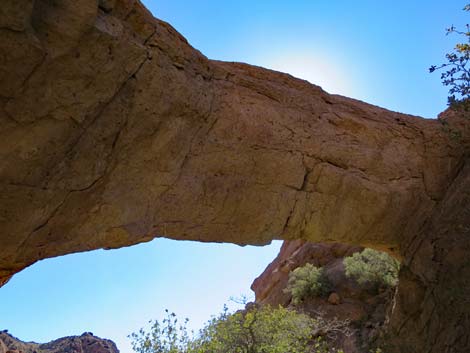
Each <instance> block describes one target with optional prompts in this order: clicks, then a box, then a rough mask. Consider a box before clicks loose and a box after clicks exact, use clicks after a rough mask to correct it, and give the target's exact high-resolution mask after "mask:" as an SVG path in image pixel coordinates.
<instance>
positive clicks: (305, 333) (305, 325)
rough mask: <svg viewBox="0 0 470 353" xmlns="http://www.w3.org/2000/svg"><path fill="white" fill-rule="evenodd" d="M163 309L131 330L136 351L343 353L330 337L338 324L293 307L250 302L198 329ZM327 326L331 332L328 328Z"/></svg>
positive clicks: (226, 311) (223, 312)
mask: <svg viewBox="0 0 470 353" xmlns="http://www.w3.org/2000/svg"><path fill="white" fill-rule="evenodd" d="M187 323H188V319H185V320H183V321H182V322H180V321H179V319H178V318H177V316H176V315H175V314H174V313H170V312H169V311H167V316H166V318H165V319H163V320H162V322H159V321H152V322H150V327H149V328H148V329H147V330H145V329H140V331H139V332H136V333H132V334H131V335H130V338H131V339H132V346H133V349H134V350H135V351H136V352H137V353H342V352H343V351H342V350H341V349H336V348H334V347H331V345H330V344H329V343H328V335H329V334H334V333H335V332H334V330H335V329H338V327H336V326H334V325H331V324H330V323H329V322H327V321H325V320H323V319H322V318H318V319H316V318H312V317H310V316H309V315H306V314H303V313H299V312H297V311H295V310H292V309H288V308H283V307H282V306H279V307H277V308H274V307H271V306H269V305H265V306H259V305H256V304H248V305H247V307H246V308H245V309H244V310H239V311H236V312H234V313H229V312H228V310H227V308H226V307H225V308H224V310H223V311H222V313H220V314H219V315H218V316H215V317H213V318H212V319H211V320H209V321H208V322H207V323H206V325H205V326H204V327H203V328H202V329H201V330H200V331H199V332H198V333H197V334H194V333H190V332H188V329H187ZM330 330H331V332H330Z"/></svg>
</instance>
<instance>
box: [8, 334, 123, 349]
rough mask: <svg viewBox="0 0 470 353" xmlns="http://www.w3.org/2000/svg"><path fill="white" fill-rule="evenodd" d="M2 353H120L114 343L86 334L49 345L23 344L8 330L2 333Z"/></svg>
mask: <svg viewBox="0 0 470 353" xmlns="http://www.w3.org/2000/svg"><path fill="white" fill-rule="evenodd" d="M0 353H119V349H117V347H116V344H115V343H114V342H113V341H110V340H107V339H103V338H99V337H96V336H93V334H92V333H90V332H85V333H84V334H82V335H81V336H70V337H63V338H59V339H57V340H55V341H51V342H49V343H35V342H23V341H21V340H19V339H18V338H16V337H14V336H12V335H11V334H9V333H8V331H7V330H4V331H0Z"/></svg>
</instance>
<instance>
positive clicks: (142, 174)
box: [0, 0, 470, 353]
mask: <svg viewBox="0 0 470 353" xmlns="http://www.w3.org/2000/svg"><path fill="white" fill-rule="evenodd" d="M0 37H1V41H0V230H1V235H0V241H1V243H0V282H1V283H5V281H7V280H8V278H9V277H10V276H11V275H13V274H14V273H16V272H18V271H20V270H21V269H23V268H24V267H26V266H28V265H30V264H32V263H34V262H35V261H37V260H40V259H43V258H47V257H52V256H59V255H64V254H67V253H72V252H77V251H85V250H91V249H97V248H117V247H122V246H128V245H132V244H136V243H139V242H143V241H148V240H150V239H152V238H154V237H155V236H167V237H170V238H174V239H192V240H200V241H224V242H233V243H238V244H266V243H268V242H269V241H270V240H271V239H280V238H284V239H304V240H310V241H333V240H334V241H337V242H344V243H351V244H357V245H361V246H370V247H375V248H380V249H388V251H390V252H392V253H395V254H396V255H397V256H401V257H403V259H404V264H405V266H404V272H403V275H402V276H403V278H404V279H406V282H405V281H404V282H403V283H405V284H403V286H404V287H403V288H405V286H406V290H407V291H412V292H413V295H406V293H405V292H403V296H402V297H400V299H399V300H398V301H397V305H396V313H397V315H396V316H395V317H396V322H395V324H394V325H393V327H394V329H395V331H394V332H395V333H394V335H395V336H396V335H398V337H399V338H400V340H401V341H400V342H402V343H403V344H404V345H405V346H406V345H408V346H407V347H410V345H411V344H414V343H416V342H419V343H420V344H421V347H423V351H424V352H439V353H440V352H443V351H446V349H447V351H448V352H462V351H464V350H462V349H463V348H462V347H464V348H465V349H466V348H468V344H469V342H468V340H469V336H468V332H469V331H470V329H469V313H468V309H466V308H468V307H469V306H468V305H466V308H465V309H462V310H460V305H461V304H462V303H465V301H466V300H467V299H466V298H468V297H470V295H469V293H470V291H469V290H468V285H467V284H466V282H465V283H464V281H467V278H468V274H467V272H466V271H467V270H468V266H466V264H467V263H468V261H467V260H466V258H467V257H468V254H469V253H470V252H469V250H468V247H469V240H468V239H469V232H470V231H469V213H468V212H469V211H468V209H469V204H470V202H469V195H468V193H469V190H470V188H469V185H468V182H469V181H468V180H469V178H470V176H469V172H468V162H467V157H466V153H467V151H468V142H469V141H470V138H469V133H468V131H469V124H468V120H462V119H459V117H458V116H452V114H449V115H450V116H449V117H448V118H447V121H448V123H447V125H446V126H443V124H442V123H441V122H439V121H435V120H425V119H421V118H418V117H413V116H409V115H405V114H399V113H394V112H390V111H387V110H384V109H381V108H378V107H374V106H371V105H368V104H366V103H363V102H359V101H356V100H352V99H348V98H345V97H340V96H336V95H330V94H327V93H326V92H324V91H323V90H321V88H319V87H317V86H314V85H311V84H309V83H308V82H305V81H302V80H298V79H295V78H293V77H291V76H289V75H286V74H281V73H277V72H274V71H270V70H266V69H262V68H259V67H253V66H249V65H246V64H239V63H227V62H216V61H211V60H208V59H207V58H206V57H204V56H203V55H202V54H201V53H199V52H198V51H197V50H195V49H194V48H192V47H191V46H190V45H189V44H188V43H187V41H186V40H185V39H184V38H183V37H182V36H181V35H180V34H178V32H176V31H175V30H174V29H173V28H172V27H171V26H170V25H168V24H166V23H164V22H162V21H159V20H157V19H154V18H153V16H152V15H151V14H150V13H149V12H148V11H147V10H146V9H145V8H144V7H143V5H142V4H141V3H140V2H139V1H137V0H116V1H107V0H106V1H105V0H100V1H97V0H79V1H76V0H75V1H72V0H63V1H60V2H58V1H52V0H21V1H19V0H2V2H1V4H0ZM449 128H450V129H454V128H458V129H459V134H460V135H459V136H460V137H458V138H455V135H456V134H452V133H449ZM457 205H458V206H457ZM447 283H452V288H459V290H456V291H451V290H450V289H449V288H448V285H447ZM404 290H405V289H403V291H404ZM462 305H463V304H462ZM451 308H452V310H456V311H457V312H458V315H457V316H456V317H455V318H454V317H453V316H452V315H451V312H453V311H452V310H448V309H451ZM398 313H400V314H398ZM455 332H459V334H456V335H454V333H455ZM460 332H462V334H460ZM435 333H436V334H435ZM437 333H438V334H437ZM436 335H437V336H436ZM452 335H454V336H455V337H454V336H452ZM431 336H432V337H431ZM402 338H403V339H402ZM413 340H418V341H416V342H414V343H413ZM454 346H455V347H457V348H453V347H454ZM448 347H451V348H448ZM452 349H453V350H452ZM459 349H460V350H459Z"/></svg>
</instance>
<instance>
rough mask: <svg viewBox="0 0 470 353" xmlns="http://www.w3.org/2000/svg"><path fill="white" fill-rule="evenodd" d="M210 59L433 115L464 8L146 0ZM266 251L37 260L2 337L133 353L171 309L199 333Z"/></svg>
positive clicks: (244, 286)
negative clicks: (143, 332) (440, 68)
mask: <svg viewBox="0 0 470 353" xmlns="http://www.w3.org/2000/svg"><path fill="white" fill-rule="evenodd" d="M144 3H145V4H146V5H147V6H148V7H149V8H150V9H151V11H152V12H153V13H154V15H155V16H156V17H159V18H162V19H164V20H166V21H168V22H170V23H171V24H172V25H173V26H174V27H175V28H176V29H177V30H179V31H180V32H181V33H182V34H183V35H184V36H185V37H187V38H188V40H189V41H190V43H192V45H193V46H194V47H196V48H197V49H199V50H201V51H202V52H203V53H204V54H205V55H207V56H208V57H209V58H212V59H219V60H228V61H243V62H248V63H251V64H255V65H260V66H265V67H269V68H273V69H278V70H281V71H285V72H290V73H292V74H294V75H295V76H298V77H303V78H305V79H308V80H309V81H311V82H313V83H316V84H320V85H321V86H322V87H323V88H324V89H326V90H327V91H329V92H331V93H340V94H343V95H347V96H350V97H354V98H357V99H361V100H364V101H367V102H369V103H373V104H377V105H380V106H383V107H386V108H389V109H392V110H396V111H401V112H407V113H411V114H416V115H421V116H425V117H435V116H436V115H437V114H438V113H439V112H440V111H442V110H443V109H445V107H446V97H447V90H446V89H445V88H444V87H442V85H441V83H440V80H439V74H433V75H431V74H428V72H427V69H428V67H429V66H430V65H432V64H439V63H441V62H443V58H444V54H445V53H446V52H447V51H449V50H450V49H451V48H452V47H453V45H454V44H455V42H456V40H457V39H458V38H457V37H453V36H447V37H446V36H445V28H446V27H449V26H450V25H452V24H454V25H462V24H463V23H465V21H466V16H468V14H465V13H464V12H463V11H461V9H462V8H463V6H464V5H465V3H466V1H457V0H448V1H445V2H444V1H429V0H428V1H421V0H415V1H410V0H396V1H393V2H391V1H387V2H385V1H377V0H357V1H347V0H337V1H331V0H303V1H301V0H290V1H285V0H250V1H248V0H236V1H235V0H226V1H220V0H218V1H216V0H198V1H189V0H185V1H181V0H171V1H170V0H167V1H162V0H147V1H144ZM279 246H280V242H275V243H274V244H273V245H271V246H267V247H263V248H256V247H245V248H242V247H238V246H235V245H228V244H200V243H193V242H176V241H170V240H165V239H158V240H156V241H153V242H150V243H147V244H141V245H138V246H135V247H131V248H125V249H120V250H113V251H95V252H90V253H82V254H75V255H70V256H65V257H61V258H56V259H49V260H45V261H41V262H40V263H38V264H35V265H34V266H32V267H30V268H28V269H26V270H25V271H23V272H21V273H20V274H18V275H16V276H15V277H14V278H13V279H12V280H11V281H10V282H9V283H8V284H7V285H6V286H4V287H3V288H0V303H2V305H1V306H0V320H1V321H0V329H3V328H6V329H9V330H10V332H11V333H12V334H14V335H16V336H18V337H20V338H21V339H24V340H34V341H40V342H41V341H42V342H44V341H49V340H52V339H55V338H58V337H61V336H65V335H75V334H81V333H82V332H84V331H91V332H93V333H94V334H96V335H99V336H102V337H107V338H110V339H113V340H114V341H115V342H117V344H118V346H119V347H120V349H121V351H122V352H124V353H130V346H129V342H128V341H127V339H126V336H127V334H129V333H130V332H132V331H135V330H137V329H139V328H140V327H141V326H142V325H145V323H146V322H147V321H148V320H149V319H152V318H162V316H163V310H164V309H165V308H169V309H170V310H173V311H175V312H177V313H178V314H179V315H180V316H183V317H186V316H187V317H189V318H190V319H191V322H192V327H194V328H197V327H199V326H200V325H201V324H202V322H204V321H205V320H207V319H208V318H209V317H210V315H211V314H215V313H217V312H219V311H220V310H221V308H222V305H223V303H226V302H227V301H228V298H229V297H230V296H236V295H238V294H240V293H250V290H249V286H250V284H251V282H252V280H253V279H254V278H255V277H256V276H257V275H258V274H260V273H261V271H262V270H263V269H264V268H265V266H266V265H267V264H268V263H269V262H270V261H271V260H272V259H273V258H274V256H275V255H276V254H277V251H278V249H279Z"/></svg>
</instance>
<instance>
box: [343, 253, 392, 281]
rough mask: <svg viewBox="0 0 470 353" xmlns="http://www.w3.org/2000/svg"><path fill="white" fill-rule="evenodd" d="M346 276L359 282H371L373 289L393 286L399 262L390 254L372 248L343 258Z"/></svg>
mask: <svg viewBox="0 0 470 353" xmlns="http://www.w3.org/2000/svg"><path fill="white" fill-rule="evenodd" d="M343 263H344V267H345V269H346V276H348V277H352V278H354V279H355V280H356V281H357V282H358V283H359V284H367V283H368V284H371V285H373V286H374V288H375V289H379V288H384V287H394V286H396V284H397V283H398V271H399V269H400V263H399V262H398V261H397V260H396V259H394V258H393V257H391V256H390V255H388V254H386V253H384V252H382V251H376V250H373V249H365V250H363V251H362V252H361V253H355V254H354V255H352V256H350V257H347V258H345V259H344V260H343Z"/></svg>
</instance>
